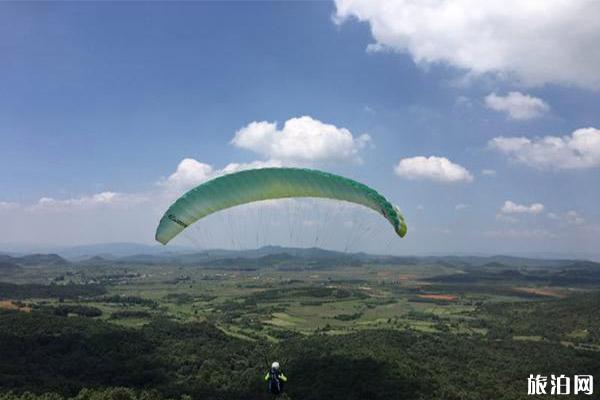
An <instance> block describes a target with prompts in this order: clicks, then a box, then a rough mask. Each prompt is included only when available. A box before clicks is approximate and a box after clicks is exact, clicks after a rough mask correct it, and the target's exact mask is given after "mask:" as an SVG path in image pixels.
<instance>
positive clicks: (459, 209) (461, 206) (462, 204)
mask: <svg viewBox="0 0 600 400" xmlns="http://www.w3.org/2000/svg"><path fill="white" fill-rule="evenodd" d="M467 208H469V205H468V204H464V203H459V204H457V205H456V206H455V207H454V209H455V210H456V211H461V210H464V209H467Z"/></svg>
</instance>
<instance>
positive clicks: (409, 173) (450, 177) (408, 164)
mask: <svg viewBox="0 0 600 400" xmlns="http://www.w3.org/2000/svg"><path fill="white" fill-rule="evenodd" d="M394 172H395V173H396V175H398V176H400V177H402V178H407V179H429V180H433V181H437V182H447V183H451V182H472V181H473V175H471V173H470V172H469V171H468V170H467V169H466V168H464V167H463V166H460V165H458V164H455V163H453V162H451V161H450V160H448V159H447V158H445V157H435V156H431V157H423V156H418V157H411V158H403V159H401V160H400V161H399V162H398V164H397V165H396V166H395V167H394Z"/></svg>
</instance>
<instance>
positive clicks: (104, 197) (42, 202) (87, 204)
mask: <svg viewBox="0 0 600 400" xmlns="http://www.w3.org/2000/svg"><path fill="white" fill-rule="evenodd" d="M146 200H147V199H146V197H144V196H142V195H141V194H126V193H116V192H109V191H106V192H101V193H96V194H92V195H86V196H81V197H73V198H68V199H54V198H52V197H42V198H40V199H39V200H38V202H37V203H36V204H34V205H33V206H31V207H29V209H30V210H34V211H35V210H69V209H82V208H93V207H99V206H106V205H128V204H134V203H140V202H144V201H146Z"/></svg>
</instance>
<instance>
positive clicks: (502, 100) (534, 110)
mask: <svg viewBox="0 0 600 400" xmlns="http://www.w3.org/2000/svg"><path fill="white" fill-rule="evenodd" d="M485 105H486V106H487V107H488V108H491V109H492V110H494V111H499V112H504V113H506V114H507V115H508V117H509V118H511V119H518V120H525V119H532V118H536V117H539V116H541V115H543V114H545V113H547V112H548V111H549V110H550V107H549V106H548V104H546V102H544V101H543V100H542V99H540V98H537V97H533V96H529V95H527V94H523V93H521V92H510V93H508V95H506V96H498V95H497V94H496V93H490V94H488V95H487V96H486V97H485Z"/></svg>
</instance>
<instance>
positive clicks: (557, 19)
mask: <svg viewBox="0 0 600 400" xmlns="http://www.w3.org/2000/svg"><path fill="white" fill-rule="evenodd" d="M335 3H336V8H337V10H336V14H335V16H334V20H335V21H336V22H337V23H341V22H344V21H345V20H347V19H348V18H356V19H358V20H360V21H365V22H368V23H369V25H370V28H371V34H372V36H373V38H374V39H375V43H374V44H371V45H369V47H368V50H369V51H395V52H399V53H407V54H409V55H410V56H411V57H412V58H413V60H414V61H415V62H416V63H418V64H421V65H428V64H437V63H445V64H449V65H451V66H454V67H457V68H459V69H462V70H466V71H468V72H469V73H471V74H475V75H481V74H486V73H492V74H496V75H499V76H503V77H515V78H516V79H517V80H518V81H519V82H522V83H524V84H528V85H539V84H544V83H559V84H567V85H571V84H572V85H577V86H580V87H585V88H588V87H592V88H598V87H600V69H599V68H598V65H599V64H600V46H598V43H600V24H598V15H600V2H597V1H586V0H571V1H520V0H490V1H478V0H441V1H418V0H395V1H390V0H336V1H335Z"/></svg>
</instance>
